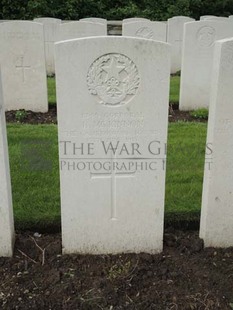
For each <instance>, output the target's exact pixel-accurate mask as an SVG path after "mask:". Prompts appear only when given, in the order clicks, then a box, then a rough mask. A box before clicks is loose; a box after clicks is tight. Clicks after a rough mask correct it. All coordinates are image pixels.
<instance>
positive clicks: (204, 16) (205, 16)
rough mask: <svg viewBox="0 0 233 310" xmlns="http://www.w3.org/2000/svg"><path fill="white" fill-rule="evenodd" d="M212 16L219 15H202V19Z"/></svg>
mask: <svg viewBox="0 0 233 310" xmlns="http://www.w3.org/2000/svg"><path fill="white" fill-rule="evenodd" d="M210 17H217V16H215V15H203V16H201V17H200V20H205V19H208V18H210Z"/></svg>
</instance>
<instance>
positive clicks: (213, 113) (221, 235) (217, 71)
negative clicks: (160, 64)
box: [200, 38, 233, 247]
mask: <svg viewBox="0 0 233 310" xmlns="http://www.w3.org/2000/svg"><path fill="white" fill-rule="evenodd" d="M213 66H214V67H213V71H212V72H213V75H212V84H211V99H210V111H209V122H208V134H207V143H208V144H210V143H212V146H211V147H210V148H211V150H212V154H211V153H210V150H209V149H208V151H207V154H206V157H207V159H208V163H209V162H212V164H211V165H209V164H208V165H206V169H205V176H204V185H203V196H202V211H201V225H200V237H201V238H203V239H204V244H205V246H206V247H230V246H233V208H232V206H233V189H232V185H233V160H232V159H233V140H232V133H233V105H232V98H233V87H232V85H233V39H232V38H231V39H225V40H222V41H218V42H216V44H215V51H214V61H213Z"/></svg>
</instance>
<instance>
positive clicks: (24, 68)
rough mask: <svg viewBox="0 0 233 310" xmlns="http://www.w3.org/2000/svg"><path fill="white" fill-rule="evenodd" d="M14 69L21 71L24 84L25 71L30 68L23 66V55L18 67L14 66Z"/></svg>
mask: <svg viewBox="0 0 233 310" xmlns="http://www.w3.org/2000/svg"><path fill="white" fill-rule="evenodd" d="M15 67H16V69H19V70H21V72H22V78H23V82H25V70H27V69H29V68H31V66H26V65H25V64H24V56H23V55H22V56H20V63H19V65H16V66H15Z"/></svg>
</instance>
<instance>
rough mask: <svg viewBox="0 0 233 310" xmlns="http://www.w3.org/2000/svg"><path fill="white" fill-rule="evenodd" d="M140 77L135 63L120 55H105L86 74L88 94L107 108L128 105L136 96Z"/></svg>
mask: <svg viewBox="0 0 233 310" xmlns="http://www.w3.org/2000/svg"><path fill="white" fill-rule="evenodd" d="M139 84H140V77H139V73H138V69H137V67H136V65H135V63H134V62H133V61H132V60H131V59H129V58H128V57H126V56H125V55H122V54H106V55H103V56H101V57H99V58H98V59H96V60H95V61H94V62H93V63H92V65H91V66H90V68H89V70H88V74H87V86H88V90H89V92H90V93H91V94H92V95H93V96H95V97H96V99H97V101H98V102H99V103H101V104H104V105H107V106H120V105H123V104H126V103H128V102H129V101H130V100H131V99H132V98H133V97H134V96H135V94H136V92H137V89H138V87H139Z"/></svg>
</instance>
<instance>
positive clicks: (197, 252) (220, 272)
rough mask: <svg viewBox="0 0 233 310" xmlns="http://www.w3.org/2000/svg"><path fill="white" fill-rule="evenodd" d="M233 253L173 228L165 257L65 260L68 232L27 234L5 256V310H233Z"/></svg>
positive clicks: (1, 293)
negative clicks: (63, 247)
mask: <svg viewBox="0 0 233 310" xmlns="http://www.w3.org/2000/svg"><path fill="white" fill-rule="evenodd" d="M232 303H233V248H229V249H214V248H209V249H205V250H203V244H202V241H201V240H200V239H199V238H198V235H197V232H185V233H184V232H181V231H173V230H170V231H169V230H167V231H166V233H165V241H164V251H163V253H161V254H158V255H149V254H144V253H141V254H123V255H113V256H112V255H98V256H97V255H93V256H92V255H61V238H60V234H51V235H42V236H41V237H35V236H34V235H33V233H30V232H28V233H22V234H21V233H19V234H18V235H17V239H16V244H15V253H14V257H13V258H12V259H9V258H0V309H9V310H12V309H23V310H25V309H38V310H44V309H54V310H60V309H64V310H67V309H72V310H73V309H90V310H92V309H108V310H110V309H112V310H114V309H116V310H120V309H130V310H131V309H132V310H133V309H142V310H144V309H155V310H177V309H181V310H184V309H185V310H195V309H198V310H217V309H219V310H226V309H229V310H230V309H233V304H232Z"/></svg>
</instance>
